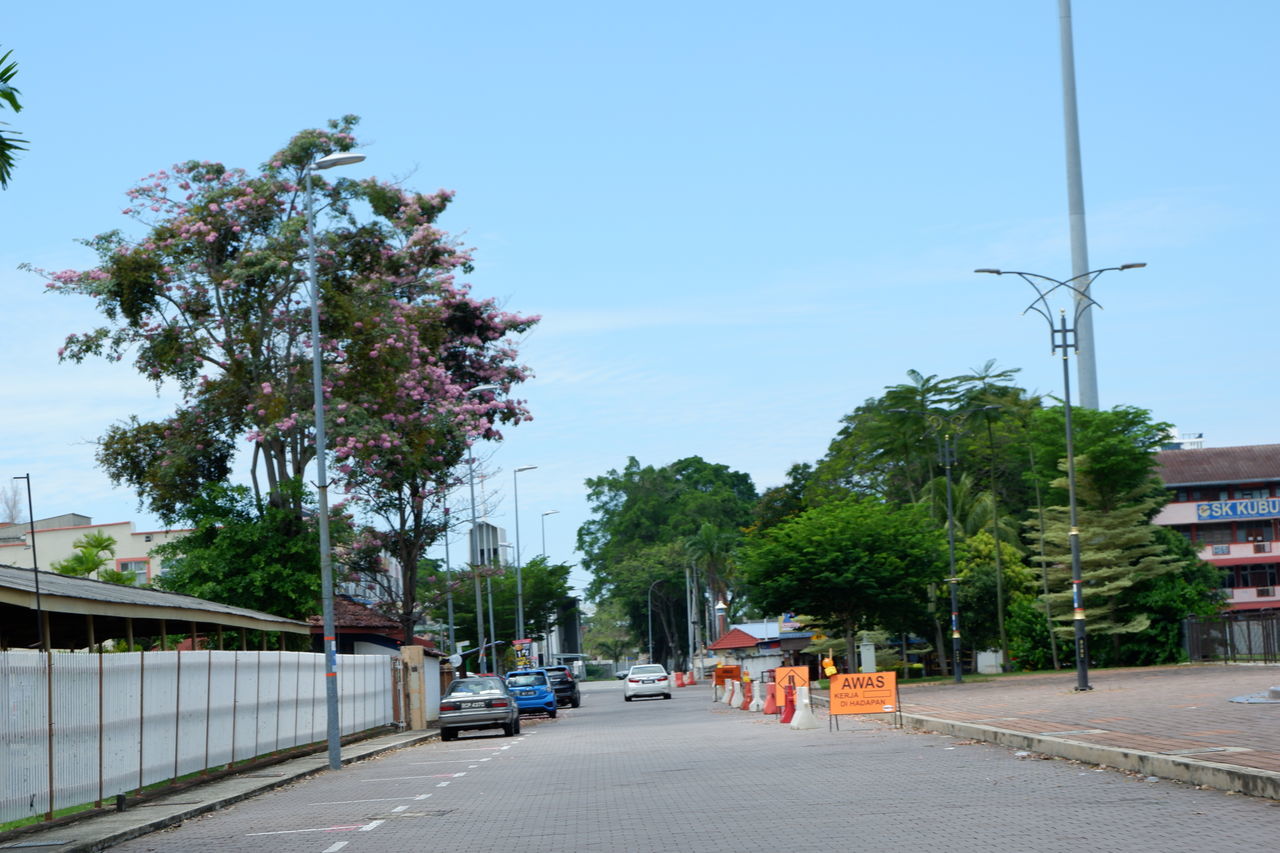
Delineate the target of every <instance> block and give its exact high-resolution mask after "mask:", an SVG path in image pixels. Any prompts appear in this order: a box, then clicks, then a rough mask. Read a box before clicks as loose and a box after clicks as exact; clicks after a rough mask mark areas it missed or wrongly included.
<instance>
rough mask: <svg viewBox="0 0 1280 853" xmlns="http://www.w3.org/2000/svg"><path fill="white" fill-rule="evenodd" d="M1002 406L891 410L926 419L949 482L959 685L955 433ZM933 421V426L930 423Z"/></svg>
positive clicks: (950, 556) (958, 679)
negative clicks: (973, 418)
mask: <svg viewBox="0 0 1280 853" xmlns="http://www.w3.org/2000/svg"><path fill="white" fill-rule="evenodd" d="M998 408H1000V407H999V406H977V407H974V408H972V409H963V410H961V411H958V412H939V411H936V410H935V411H926V412H920V411H916V410H912V409H890V410H889V411H890V412H896V413H898V414H908V415H923V416H924V418H925V427H926V429H928V430H929V431H930V432H932V433H933V435H934V440H935V441H936V442H937V444H938V456H939V461H940V462H941V463H942V470H943V472H944V474H945V475H946V481H947V562H948V565H949V566H950V570H951V571H950V574H949V576H948V577H947V583H948V586H949V587H950V591H951V674H952V675H953V676H954V679H955V682H956V684H960V683H961V682H963V681H964V671H963V669H964V668H963V667H962V666H961V665H960V592H959V590H958V588H957V585H958V584H959V582H960V578H959V576H958V574H957V572H956V513H955V505H954V501H953V498H952V483H951V467H952V465H954V464H955V459H956V430H957V429H959V428H960V425H961V424H962V422H963V421H964V419H965V418H967V417H968V416H969V415H972V414H974V413H975V412H989V411H993V410H995V409H998ZM930 420H933V423H932V424H930V423H929V421H930ZM997 547H998V546H997Z"/></svg>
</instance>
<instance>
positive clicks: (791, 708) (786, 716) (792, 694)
mask: <svg viewBox="0 0 1280 853" xmlns="http://www.w3.org/2000/svg"><path fill="white" fill-rule="evenodd" d="M782 697H783V699H784V701H785V702H786V705H785V706H784V707H783V709H782V716H781V717H779V718H778V722H780V723H789V722H791V718H792V717H794V716H795V715H796V689H795V688H794V687H792V686H791V685H790V684H788V685H787V687H786V689H785V690H783V691H782Z"/></svg>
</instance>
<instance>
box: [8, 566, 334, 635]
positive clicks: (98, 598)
mask: <svg viewBox="0 0 1280 853" xmlns="http://www.w3.org/2000/svg"><path fill="white" fill-rule="evenodd" d="M37 626H43V633H44V634H45V635H46V640H45V642H44V644H42V643H41V638H40V634H41V630H40V629H39V628H38V627H37ZM227 630H230V631H236V632H239V631H245V630H248V631H264V632H281V633H285V634H301V635H304V636H305V635H308V634H310V633H311V626H310V625H308V624H307V623H306V622H302V621H299V620H297V619H286V618H284V617H283V616H274V615H272V614H270V613H262V612H261V611H258V610H249V609H248V608H245V607H233V606H231V605H229V604H219V603H217V602H214V601H205V600H204V599H202V598H195V597H194V596H190V595H181V594H179V593H176V592H160V591H159V590H154V589H142V588H139V587H134V586H123V585H120V584H112V583H103V582H102V581H96V580H90V579H89V578H77V577H70V576H68V575H60V574H57V573H55V572H39V573H38V576H37V573H36V571H35V570H33V569H21V568H16V567H14V566H0V649H23V648H27V649H38V648H41V647H42V645H43V646H44V647H46V648H50V649H83V648H88V647H90V646H93V645H95V644H97V643H101V642H103V641H105V640H127V641H129V642H131V643H132V642H136V641H141V640H144V639H150V638H154V637H162V636H164V635H166V634H191V635H193V636H194V635H196V634H199V633H205V634H213V635H217V636H219V637H220V636H222V634H223V632H224V631H227ZM215 645H216V642H215Z"/></svg>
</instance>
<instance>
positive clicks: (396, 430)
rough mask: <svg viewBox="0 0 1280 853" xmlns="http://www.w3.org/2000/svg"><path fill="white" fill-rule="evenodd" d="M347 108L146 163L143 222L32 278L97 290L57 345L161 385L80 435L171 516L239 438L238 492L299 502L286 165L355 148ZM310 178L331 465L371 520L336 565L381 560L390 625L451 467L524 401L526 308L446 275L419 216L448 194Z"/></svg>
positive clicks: (296, 185)
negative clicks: (77, 327) (273, 140)
mask: <svg viewBox="0 0 1280 853" xmlns="http://www.w3.org/2000/svg"><path fill="white" fill-rule="evenodd" d="M356 122H357V119H356V118H355V117H354V116H346V117H344V118H343V119H341V120H336V121H332V122H330V123H329V126H328V128H327V129H324V130H307V131H303V132H302V133H299V134H298V135H297V136H295V137H294V138H293V139H292V140H291V141H290V142H289V144H288V145H287V146H285V148H283V149H282V150H281V151H279V152H277V153H276V154H275V155H274V156H273V157H272V158H271V159H270V160H269V161H268V162H267V163H265V164H264V165H263V166H262V167H261V168H260V169H259V170H258V171H257V172H256V173H252V174H251V173H248V172H245V171H243V170H239V169H232V168H228V167H226V166H224V165H222V164H220V163H211V162H195V161H192V162H188V163H184V164H180V165H178V166H175V167H173V168H172V169H171V170H167V171H160V172H156V173H154V174H152V175H149V176H148V177H147V178H146V179H144V180H143V181H142V182H141V183H140V184H138V185H137V186H135V187H134V188H133V189H131V190H130V191H129V193H128V195H129V199H130V201H129V206H128V207H126V208H125V210H124V213H125V214H126V215H127V216H129V217H131V218H132V219H134V220H135V221H136V222H138V223H140V224H141V225H142V226H143V233H142V234H141V236H138V237H129V236H126V235H125V233H124V232H122V231H112V232H109V233H106V234H102V235H99V236H97V237H95V238H93V239H91V240H88V241H86V244H87V245H89V246H90V247H92V248H93V249H95V250H96V252H97V255H98V264H97V266H95V267H94V268H92V269H89V270H67V271H63V272H56V273H45V275H46V276H47V278H48V280H49V284H48V287H49V288H50V289H52V290H54V291H56V292H59V293H64V294H71V295H81V296H89V297H91V298H93V299H95V300H96V301H97V305H98V308H99V311H100V313H101V314H102V316H103V318H104V321H105V322H104V323H103V324H102V325H101V326H99V327H98V328H95V329H91V330H89V331H86V332H82V333H76V334H72V335H70V336H69V337H68V338H67V341H66V344H65V346H64V347H63V349H62V350H61V352H60V357H61V358H62V359H64V360H68V361H72V362H77V363H78V362H80V361H82V360H84V359H86V358H89V357H103V358H107V359H110V360H115V361H119V360H122V359H124V358H126V357H128V358H130V359H132V362H133V364H134V366H135V367H136V369H137V370H138V371H139V372H140V373H141V374H143V375H145V376H147V377H149V378H151V379H153V380H154V381H155V382H156V383H157V385H165V386H167V387H171V388H176V389H177V390H178V392H179V398H180V399H179V403H178V405H177V408H176V410H175V412H174V413H173V415H172V416H170V417H168V418H166V419H163V420H161V421H156V422H143V421H140V420H139V419H137V418H132V419H130V420H128V421H126V422H123V423H118V424H114V425H112V426H110V427H109V428H108V429H107V431H106V433H105V435H104V436H103V437H102V439H101V442H100V445H99V451H98V461H99V463H100V464H101V465H102V466H103V467H104V469H105V470H106V471H107V472H108V474H109V475H110V476H111V477H112V479H113V480H114V481H115V482H117V483H120V484H127V485H129V486H131V487H133V488H134V489H135V490H137V492H138V494H139V496H140V500H141V501H142V502H143V503H144V504H145V505H146V506H148V507H149V508H150V509H151V510H152V511H153V512H155V513H156V514H157V515H159V516H161V517H162V518H165V519H176V518H181V517H183V515H184V513H185V512H186V510H187V508H189V507H191V506H192V505H194V503H195V497H196V495H197V494H198V492H199V490H200V489H201V487H202V486H203V485H204V484H206V483H210V482H218V481H221V480H224V479H225V478H227V477H228V476H229V474H230V472H231V471H232V469H233V464H232V463H233V460H234V459H235V457H236V455H237V453H240V452H245V453H247V454H248V460H249V470H250V480H251V485H252V489H253V493H254V495H255V497H256V498H257V499H258V500H259V501H261V502H265V503H266V504H268V505H271V506H275V507H279V508H285V509H292V510H294V511H295V513H294V515H295V516H296V518H298V519H299V522H301V521H303V519H304V515H305V514H304V512H303V501H302V500H301V498H300V497H299V496H298V494H299V493H298V492H297V490H294V489H290V488H287V487H286V485H287V484H288V483H290V482H294V481H297V480H300V479H301V478H302V476H303V472H304V471H305V469H306V466H307V465H308V464H309V463H310V462H311V461H313V460H314V458H315V442H314V427H315V420H314V413H313V405H312V402H313V391H312V382H311V344H312V342H311V334H310V314H309V310H310V296H309V288H308V282H307V273H306V270H307V267H306V219H305V196H304V190H305V187H304V183H303V181H304V174H305V169H306V166H307V165H308V164H309V163H310V162H312V161H314V160H315V159H317V158H319V157H322V156H325V155H327V154H330V153H334V152H339V151H349V150H352V149H353V148H355V147H356V144H357V141H356V138H355V136H354V135H353V133H352V130H353V128H354V127H355V124H356ZM312 180H313V186H314V190H315V194H316V202H317V206H316V209H317V214H316V244H317V261H318V277H319V280H320V300H321V306H322V314H321V348H322V353H323V355H322V358H323V360H324V381H325V387H324V389H323V390H324V396H325V400H326V409H325V411H326V416H327V423H326V426H327V428H328V432H329V435H330V436H331V444H330V450H331V451H332V457H333V458H332V461H331V467H330V475H331V478H332V480H333V481H334V484H335V486H336V487H337V488H338V489H340V490H345V491H346V492H347V493H349V495H350V497H351V499H352V500H353V503H354V505H353V507H352V509H353V510H355V511H357V512H361V511H363V514H366V515H367V516H368V517H370V518H375V519H377V520H378V523H376V524H374V525H372V526H371V527H370V530H369V531H368V532H367V534H366V536H365V541H364V542H362V543H353V545H352V546H351V547H352V548H353V550H352V554H353V563H354V564H357V565H360V566H365V567H368V566H373V565H376V562H377V561H376V560H373V559H369V558H368V553H369V549H370V548H376V549H381V550H382V551H384V552H385V553H386V554H389V555H390V556H391V557H392V558H394V559H395V561H396V562H397V563H398V564H399V565H400V567H401V569H402V572H403V575H404V592H405V596H404V597H405V599H406V601H405V602H402V605H403V606H401V607H400V610H401V614H400V615H401V616H402V617H403V619H402V622H404V623H405V624H406V627H408V626H409V625H411V624H412V622H410V621H409V620H410V619H411V618H415V619H416V616H417V611H418V610H419V609H420V608H419V607H418V606H417V605H416V604H415V603H414V601H413V599H415V598H416V596H415V595H412V594H410V592H411V590H412V589H413V586H412V584H416V572H417V567H418V563H419V562H420V559H421V555H422V553H423V550H424V549H425V548H426V546H427V545H429V544H430V543H431V542H432V541H433V540H434V539H435V538H436V536H438V535H439V533H440V531H441V530H442V529H443V527H442V521H441V519H442V517H443V513H442V510H441V506H442V504H441V497H442V495H443V493H444V490H446V489H447V488H448V487H449V486H450V485H451V484H452V483H453V481H454V474H453V471H454V469H455V467H456V466H457V465H458V463H459V460H460V459H462V458H463V457H464V456H465V455H466V453H467V452H468V449H469V448H470V446H471V445H472V444H473V443H475V442H477V441H497V440H500V439H501V437H502V436H501V432H500V430H501V428H502V427H503V426H505V425H514V424H517V423H519V422H521V421H523V420H525V419H527V417H528V412H527V410H526V409H525V407H524V404H523V403H522V402H521V401H519V400H516V399H514V398H513V397H512V396H511V391H512V390H513V389H514V387H515V386H516V385H518V384H519V383H520V382H522V381H523V380H524V379H526V378H527V377H528V375H529V373H528V371H527V369H526V368H525V367H524V366H522V365H520V364H519V363H518V361H517V351H516V348H515V345H514V341H513V338H514V337H516V336H518V335H519V334H521V333H523V332H524V331H526V330H527V329H529V328H530V327H531V326H532V325H533V324H534V323H535V322H536V321H537V318H536V317H525V316H518V315H515V314H510V313H507V312H505V311H502V310H500V309H499V307H498V306H497V305H496V304H495V303H494V302H493V301H492V300H487V299H479V298H476V297H474V296H473V295H472V294H471V292H470V289H469V287H468V286H467V285H466V284H465V283H463V282H461V281H459V280H458V276H460V275H463V274H466V273H468V272H470V271H471V256H470V254H469V253H468V251H467V250H466V249H465V248H464V247H463V246H461V245H459V244H458V242H457V241H455V240H453V239H451V238H450V237H449V235H447V234H446V233H445V232H444V231H442V230H440V229H439V228H438V227H437V225H436V222H437V220H438V218H439V217H440V216H441V214H442V213H443V212H444V211H445V209H446V207H447V206H448V203H449V201H450V199H451V198H452V195H451V193H448V192H445V191H440V192H436V193H430V194H422V193H415V192H411V191H408V190H405V189H403V188H401V187H399V186H397V185H394V184H390V183H385V182H381V181H378V180H376V179H366V180H352V179H348V178H341V177H339V178H337V179H336V180H333V181H329V180H327V179H326V173H325V172H317V173H315V174H314V175H313V178H312ZM478 386H495V387H496V389H497V390H496V391H480V392H475V391H473V390H472V389H474V388H476V387H478ZM359 554H364V555H365V556H364V557H357V555H359Z"/></svg>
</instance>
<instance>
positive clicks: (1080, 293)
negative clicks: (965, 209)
mask: <svg viewBox="0 0 1280 853" xmlns="http://www.w3.org/2000/svg"><path fill="white" fill-rule="evenodd" d="M1145 266H1146V264H1141V263H1140V264H1121V265H1120V266H1118V267H1103V268H1102V269H1097V270H1091V271H1089V272H1086V273H1081V274H1080V275H1077V276H1072V277H1071V278H1069V279H1066V280H1065V281H1059V280H1058V279H1056V278H1049V277H1048V276H1046V275H1040V274H1039V273H1033V272H1019V271H1017V270H998V269H978V270H974V272H976V273H987V274H989V275H1016V276H1018V277H1019V278H1021V279H1022V280H1023V281H1025V282H1026V283H1027V284H1029V285H1031V288H1032V290H1034V291H1035V292H1036V298H1035V299H1034V300H1032V302H1031V304H1030V305H1028V306H1027V307H1026V308H1025V309H1023V311H1022V313H1023V314H1026V313H1027V311H1035V312H1036V313H1037V314H1039V315H1040V316H1041V317H1044V319H1045V321H1046V322H1047V323H1048V324H1049V343H1050V345H1051V349H1050V353H1056V352H1058V351H1059V350H1061V351H1062V389H1063V394H1062V413H1063V420H1064V422H1065V426H1066V432H1067V504H1068V507H1069V513H1070V528H1069V531H1068V536H1067V538H1068V539H1069V540H1070V542H1071V607H1072V622H1073V624H1074V626H1075V640H1076V690H1078V691H1083V690H1092V689H1093V688H1092V687H1091V686H1090V685H1089V655H1088V635H1087V634H1086V632H1085V614H1084V591H1083V589H1082V587H1083V583H1084V581H1083V577H1082V572H1081V569H1080V529H1079V527H1078V523H1079V522H1078V519H1077V515H1076V454H1075V445H1074V443H1073V438H1072V432H1071V369H1070V365H1069V363H1068V358H1069V353H1068V349H1071V350H1075V351H1076V352H1077V353H1079V338H1078V337H1077V334H1076V330H1077V327H1078V326H1079V325H1080V317H1081V315H1082V314H1084V312H1086V311H1087V310H1088V309H1089V307H1090V306H1092V305H1098V303H1097V302H1095V301H1094V300H1093V297H1091V296H1090V295H1089V288H1090V286H1092V284H1093V281H1094V279H1096V278H1097V277H1098V276H1100V275H1102V274H1103V273H1104V272H1112V271H1115V272H1123V271H1125V270H1136V269H1142V268H1143V267H1145ZM1076 282H1078V284H1077V283H1076ZM1062 288H1065V289H1067V290H1069V291H1071V293H1072V294H1073V298H1074V303H1075V304H1074V310H1073V313H1072V317H1071V321H1072V325H1071V326H1070V327H1068V326H1067V312H1066V309H1059V310H1058V324H1057V326H1056V327H1055V326H1054V323H1053V309H1052V308H1051V307H1050V306H1049V297H1050V296H1051V295H1052V294H1053V292H1054V291H1056V290H1059V289H1062ZM1098 307H1099V308H1101V307H1102V306H1101V305H1098ZM1042 571H1043V568H1042Z"/></svg>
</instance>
